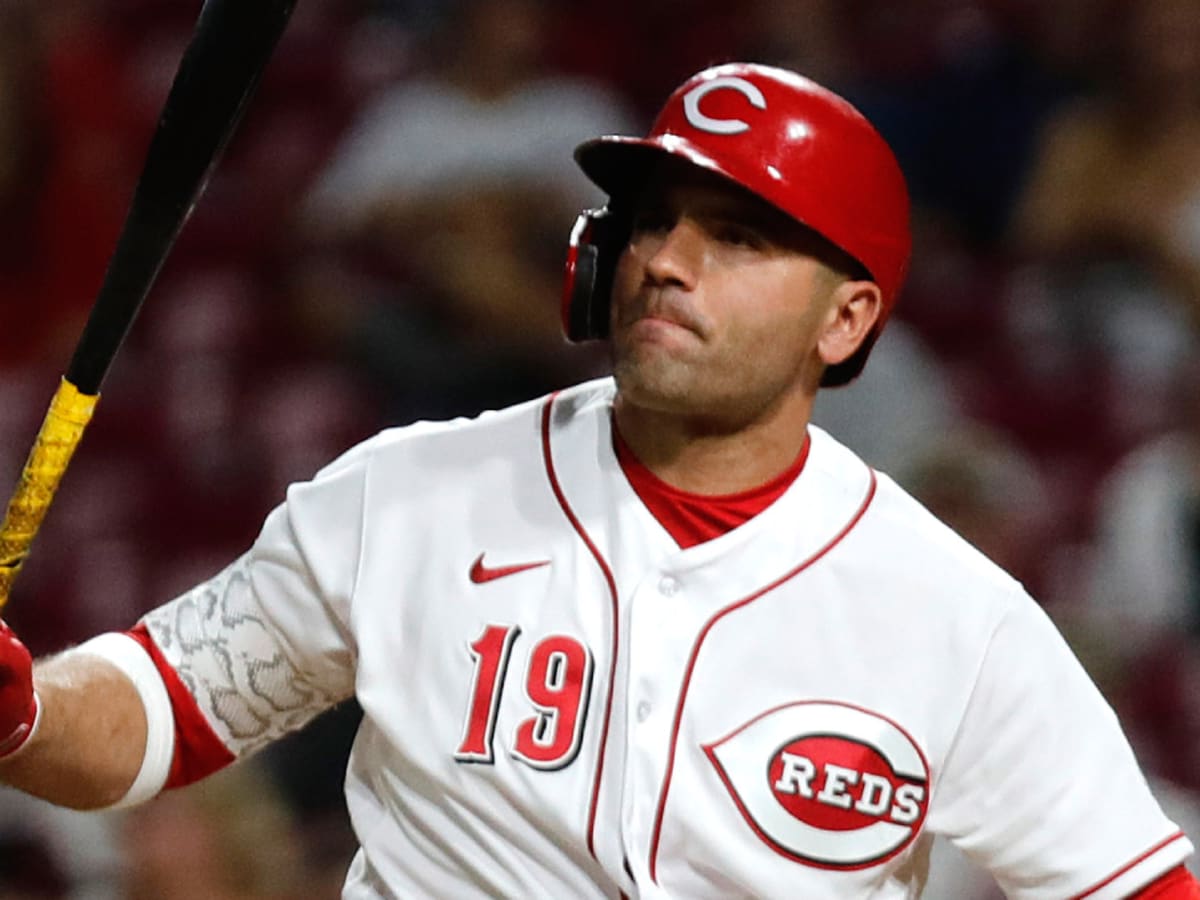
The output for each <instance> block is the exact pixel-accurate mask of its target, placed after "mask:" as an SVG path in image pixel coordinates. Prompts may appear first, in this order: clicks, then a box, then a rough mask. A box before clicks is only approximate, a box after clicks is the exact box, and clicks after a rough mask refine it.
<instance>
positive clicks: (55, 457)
mask: <svg viewBox="0 0 1200 900" xmlns="http://www.w3.org/2000/svg"><path fill="white" fill-rule="evenodd" d="M99 399H100V395H99V394H81V393H80V392H79V389H78V388H76V387H75V385H73V384H71V382H69V381H67V379H65V378H64V379H63V380H62V381H61V382H60V383H59V385H58V390H57V391H55V392H54V398H53V399H52V400H51V401H50V409H49V410H48V411H47V412H46V418H45V420H43V422H42V428H41V430H40V431H39V432H38V436H37V440H36V441H34V444H33V449H32V450H30V451H29V458H28V459H27V460H26V461H25V468H24V469H23V470H22V471H21V478H20V480H19V481H18V482H17V488H16V490H15V491H14V492H13V495H12V499H10V500H9V501H8V511H7V512H6V513H5V514H4V524H3V525H0V609H3V608H4V604H6V603H7V602H8V594H9V591H11V590H12V584H13V581H14V580H16V577H17V572H19V571H20V570H21V564H22V563H23V562H25V557H27V556H28V555H29V548H30V546H31V545H32V544H33V538H34V536H35V535H36V534H37V532H38V529H39V528H40V527H41V526H42V520H43V519H44V518H46V510H48V509H49V508H50V501H51V500H53V499H54V492H55V491H56V490H58V483H59V482H60V481H62V476H63V472H65V471H66V470H67V464H68V463H69V462H70V461H71V456H72V455H73V454H74V453H75V448H76V447H77V446H79V440H80V438H82V437H83V430H84V429H85V428H87V424H88V422H90V421H91V420H92V413H93V412H94V411H95V409H96V401H97V400H99Z"/></svg>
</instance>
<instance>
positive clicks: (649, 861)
mask: <svg viewBox="0 0 1200 900" xmlns="http://www.w3.org/2000/svg"><path fill="white" fill-rule="evenodd" d="M577 158H578V161H579V163H580V165H581V166H582V168H583V170H584V172H586V173H587V175H588V176H589V177H591V178H592V179H593V180H594V181H595V182H596V183H597V184H598V185H599V186H600V187H601V188H603V189H604V191H605V192H607V194H608V195H609V196H610V198H611V199H610V202H609V203H608V204H607V206H606V208H605V209H603V210H600V211H589V212H586V213H584V214H583V216H582V217H581V218H580V221H579V224H578V225H577V226H576V229H575V231H574V233H573V235H572V239H571V246H570V255H569V260H568V266H567V280H566V286H565V290H564V300H565V304H564V305H565V309H564V313H565V324H566V328H567V332H568V335H569V336H570V337H571V338H572V339H576V340H579V339H585V338H594V337H606V338H607V339H608V340H610V341H611V344H612V353H613V361H614V372H615V375H614V378H611V379H610V378H605V379H600V380H597V381H592V382H589V383H585V384H581V385H578V386H577V387H574V388H571V389H569V390H564V391H562V392H560V393H557V394H555V395H553V396H550V397H543V398H540V399H536V400H532V401H530V402H528V403H525V404H523V405H520V406H517V407H514V408H511V409H507V410H503V411H499V412H492V413H487V414H484V415H482V416H480V417H479V418H477V419H474V420H470V421H466V420H459V421H454V422H446V423H420V424H416V425H412V426H410V427H406V428H399V429H393V430H388V431H385V432H383V433H382V434H380V435H378V436H376V437H374V438H372V439H370V440H368V441H366V442H365V443H363V444H361V445H360V446H358V447H356V448H354V449H353V450H351V451H350V452H349V453H347V454H346V455H345V456H343V457H342V458H341V459H339V460H337V461H335V462H334V463H332V464H331V465H330V466H328V467H327V468H326V469H324V470H323V471H322V472H320V473H319V474H318V475H317V477H316V478H314V479H313V480H312V481H311V482H308V483H305V484H298V485H295V486H293V487H292V488H291V489H290V490H289V491H288V493H287V498H286V502H284V503H283V504H282V505H281V506H279V507H278V508H277V509H276V510H274V511H273V512H272V513H271V514H270V515H269V517H268V518H267V520H266V522H265V524H264V526H263V528H262V532H261V534H260V536H259V538H258V539H257V541H256V542H255V544H254V545H253V547H252V548H251V549H250V550H249V551H248V552H247V553H246V554H245V555H244V556H242V557H241V558H240V559H238V560H236V561H235V562H233V563H232V565H230V566H229V567H228V568H227V569H225V570H224V571H223V572H221V573H220V574H219V575H217V576H216V577H215V578H213V579H212V580H211V581H208V582H207V583H205V584H202V585H200V586H199V587H196V588H195V589H194V590H192V591H190V592H188V593H186V594H184V595H183V596H181V597H179V598H178V599H176V600H174V601H172V602H170V603H167V604H166V605H165V606H162V607H160V608H158V609H156V610H154V611H152V612H150V613H149V614H148V615H146V616H145V617H144V618H143V619H142V620H141V621H140V622H139V623H137V625H136V626H135V627H134V628H132V629H131V630H130V631H128V632H126V633H123V634H105V635H101V636H99V637H97V638H94V639H92V640H90V641H88V642H86V643H85V644H83V645H82V646H80V647H77V648H75V649H73V650H70V651H68V652H66V653H64V654H61V655H59V656H57V657H54V658H51V659H48V660H45V661H42V662H39V664H38V665H37V666H34V667H31V663H30V660H29V656H28V653H26V652H25V651H24V648H23V647H22V646H21V644H20V643H19V642H18V640H17V638H16V637H15V636H14V635H13V634H12V633H11V631H6V632H5V633H4V635H3V641H2V642H0V644H2V648H0V667H2V668H0V671H2V672H3V681H2V686H0V735H5V736H6V737H5V739H4V743H3V751H4V752H5V753H6V754H7V758H6V759H4V760H3V761H0V776H2V777H3V779H4V780H6V781H8V782H9V783H11V784H13V785H16V786H18V787H20V788H22V789H24V790H27V791H29V792H31V793H35V794H38V795H40V796H43V797H46V798H48V799H50V800H52V801H55V802H58V803H63V804H69V805H72V806H79V807H101V806H109V805H127V804H133V803H141V802H144V801H146V800H149V799H150V798H152V797H154V796H155V795H156V794H157V793H159V792H160V791H162V790H164V789H169V788H173V787H176V786H179V785H183V784H187V783H188V782H191V781H194V780H196V779H198V778H202V777H204V776H205V775H207V774H208V773H210V772H213V771H214V770H216V769H219V768H220V767H222V766H225V765H227V764H229V763H231V762H233V761H234V760H236V759H239V758H241V757H244V756H247V755H249V754H251V753H253V752H255V751H256V750H258V749H259V748H261V747H263V746H264V745H265V744H267V743H268V742H270V741H273V740H275V739H276V738H278V737H279V736H280V735H282V734H284V733H286V732H288V731H291V730H293V729H295V728H298V727H300V726H301V725H303V724H304V723H305V722H306V721H308V720H309V719H310V718H311V717H312V716H314V715H316V714H317V713H319V712H320V711H321V710H323V709H326V708H328V707H330V706H331V705H333V704H335V703H338V702H339V701H341V700H344V699H346V698H348V697H350V696H351V695H354V696H356V697H357V698H358V701H359V702H360V703H361V705H362V708H363V711H364V718H363V721H362V725H361V730H360V732H359V734H358V735H357V739H356V742H355V745H354V749H353V752H352V754H351V759H350V764H349V772H348V774H347V779H346V794H347V800H348V807H349V811H350V816H351V818H352V821H353V824H354V828H355V830H356V832H357V835H358V839H359V842H360V845H361V849H360V850H359V852H358V854H357V856H356V857H355V859H354V862H353V864H352V866H351V869H350V872H349V874H348V877H347V880H346V884H345V890H344V896H345V897H346V898H348V900H357V898H384V897H551V898H563V897H573V898H574V897H579V898H583V897H607V898H617V897H668V896H670V897H689V898H693V897H694V898H704V897H711V898H717V897H721V898H727V897H789V898H791V897H805V898H810V897H811V898H824V897H836V898H841V897H879V898H899V897H916V896H919V894H920V892H921V888H922V885H923V882H924V878H925V873H926V871H927V866H928V854H929V848H930V845H931V842H932V841H933V839H934V837H935V836H936V835H942V836H944V837H945V838H947V839H948V840H950V841H952V842H953V843H955V844H956V845H957V846H958V847H960V848H961V849H962V850H963V851H965V852H966V853H967V854H968V855H969V856H970V857H972V858H973V859H974V860H975V861H977V862H978V863H979V864H980V865H982V866H983V867H985V868H986V869H987V870H988V871H990V872H991V874H992V875H993V876H995V878H996V879H997V881H998V883H999V885H1000V886H1001V887H1002V888H1003V890H1004V891H1005V892H1006V893H1007V894H1008V895H1009V896H1012V897H1019V898H1030V900H1034V898H1038V900H1040V898H1047V900H1049V898H1055V900H1061V898H1067V897H1090V898H1115V897H1127V896H1137V897H1158V898H1183V897H1189V898H1196V897H1200V885H1197V883H1196V882H1195V881H1194V880H1193V879H1192V877H1191V876H1190V875H1189V874H1188V873H1187V871H1186V870H1185V869H1184V868H1183V866H1182V863H1183V862H1184V860H1185V859H1186V858H1187V857H1188V855H1189V854H1190V853H1191V852H1192V845H1191V843H1190V841H1189V840H1188V838H1187V837H1185V836H1184V834H1183V833H1182V832H1181V831H1180V830H1179V828H1178V827H1177V826H1176V825H1174V824H1173V823H1172V822H1171V821H1169V820H1168V819H1167V818H1166V817H1165V816H1164V814H1163V813H1162V811H1161V810H1160V808H1159V805H1158V804H1157V802H1156V801H1155V799H1154V797H1153V796H1151V793H1150V791H1149V790H1148V788H1147V785H1146V782H1145V780H1144V778H1143V776H1142V774H1141V772H1140V771H1139V768H1138V765H1137V763H1136V761H1135V759H1134V756H1133V753H1132V752H1131V750H1130V747H1129V745H1128V743H1127V741H1126V739H1125V737H1124V736H1123V735H1122V732H1121V728H1120V726H1119V724H1118V722H1117V720H1116V718H1115V717H1114V715H1113V713H1112V711H1111V710H1110V708H1109V707H1108V706H1107V705H1106V704H1105V702H1104V700H1103V699H1102V698H1101V696H1100V695H1099V693H1098V692H1097V690H1096V689H1095V687H1094V686H1093V685H1092V683H1091V682H1090V681H1089V680H1088V678H1087V676H1086V675H1085V674H1084V672H1083V671H1082V669H1081V667H1080V666H1079V664H1078V663H1077V662H1076V660H1075V659H1074V657H1073V656H1072V654H1071V653H1070V651H1069V650H1068V649H1067V647H1066V645H1065V644H1064V642H1063V641H1062V639H1061V638H1060V636H1059V635H1058V633H1057V632H1056V631H1055V629H1054V628H1053V626H1052V625H1051V624H1050V622H1049V620H1048V619H1047V618H1046V616H1045V615H1044V614H1043V613H1042V612H1041V610H1040V609H1039V607H1038V606H1037V605H1036V604H1035V603H1034V601H1033V600H1031V599H1030V597H1029V596H1028V595H1027V594H1026V593H1025V592H1024V591H1023V590H1022V588H1021V586H1020V585H1019V584H1017V583H1016V582H1014V581H1013V580H1012V579H1011V578H1010V577H1009V576H1007V575H1006V574H1005V573H1004V572H1002V571H1000V570H999V569H998V568H996V567H995V566H994V565H993V564H992V563H990V562H989V561H988V560H987V559H985V558H983V557H982V556H981V555H980V554H979V553H978V552H976V551H975V550H974V549H973V548H972V547H970V546H969V545H968V544H966V543H965V542H964V541H963V540H961V539H960V538H958V537H957V536H955V535H954V534H953V533H951V532H950V531H949V530H948V529H947V528H946V527H945V526H943V525H942V524H940V523H939V522H938V521H937V520H935V519H934V518H933V517H932V516H931V515H930V514H929V513H928V512H926V511H925V510H924V509H922V508H921V507H920V506H919V505H918V504H917V503H916V502H915V501H913V500H912V499H911V498H910V497H908V496H907V495H906V494H905V493H904V492H903V491H902V490H901V489H900V488H899V487H898V486H897V485H896V484H895V483H894V482H893V481H892V480H891V479H889V478H888V477H887V476H886V475H884V474H882V473H879V472H876V471H873V470H872V469H871V468H869V467H868V466H867V465H865V464H864V463H863V462H862V461H861V460H859V459H858V458H857V457H856V456H855V455H854V454H853V453H852V452H851V451H850V450H848V449H847V448H845V447H843V446H841V445H840V444H839V443H838V442H837V441H836V440H834V439H833V438H832V437H830V436H829V435H828V434H826V433H824V432H822V431H821V430H819V429H817V428H816V427H814V426H812V425H811V424H809V414H810V411H811V408H812V405H813V399H814V396H815V394H816V392H817V390H818V389H819V388H820V387H821V386H822V385H836V384H841V383H844V382H846V381H848V380H850V379H852V378H854V377H855V376H856V375H857V373H858V372H859V371H860V370H861V368H862V366H863V364H864V362H865V360H866V357H867V355H868V353H869V351H870V348H871V345H872V343H873V342H874V341H875V339H876V338H877V337H878V335H879V333H880V331H881V330H882V328H883V326H884V323H885V322H886V320H887V317H888V314H889V312H890V311H891V309H892V307H893V304H894V303H895V300H896V295H897V293H898V291H899V289H900V285H901V282H902V280H903V277H904V272H905V268H906V266H907V263H908V257H909V245H910V237H909V225H908V214H909V210H908V199H907V194H906V190H905V185H904V181H903V178H902V176H901V173H900V171H899V168H898V167H897V164H896V162H895V160H894V158H893V156H892V154H891V152H890V151H889V149H888V147H887V146H886V144H885V143H884V142H883V140H882V139H881V138H880V137H879V135H878V134H877V133H876V132H875V131H874V130H873V129H872V127H871V126H870V125H869V124H868V123H867V122H866V120H865V119H864V118H863V117H862V116H861V115H860V114H859V113H858V112H856V111H855V110H854V109H853V108H852V107H851V106H850V105H849V104H848V103H846V102H845V101H844V100H843V99H841V98H840V97H838V96H836V95H835V94H833V93H831V92H829V91H828V90H826V89H824V88H822V87H820V86H818V85H816V84H814V83H813V82H811V81H809V80H806V79H805V78H802V77H800V76H798V75H795V74H793V73H790V72H786V71H782V70H779V69H774V68H769V67H764V66H760V65H753V64H729V65H723V66H719V67H716V68H712V69H708V70H706V71H704V72H701V73H699V74H698V75H696V76H694V77H693V78H691V79H689V80H688V81H687V82H685V83H684V84H683V85H682V86H680V87H679V88H678V89H677V90H676V92H675V93H674V94H673V95H672V96H671V97H670V98H669V100H668V102H667V104H666V106H665V107H664V109H663V110H662V112H661V113H660V115H659V117H658V119H657V121H656V122H655V123H654V125H653V127H652V129H651V131H650V134H649V136H647V137H645V138H624V137H607V138H601V139H598V140H594V141H591V142H589V143H586V144H584V145H583V146H581V147H580V148H579V150H578V152H577Z"/></svg>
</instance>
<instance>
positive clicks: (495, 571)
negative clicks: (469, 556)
mask: <svg viewBox="0 0 1200 900" xmlns="http://www.w3.org/2000/svg"><path fill="white" fill-rule="evenodd" d="M483 557H484V554H482V553H480V554H479V558H478V559H477V560H475V562H473V563H472V564H471V573H470V574H471V580H472V581H473V582H475V584H485V583H486V582H489V581H495V580H496V579H497V578H504V577H505V576H507V575H516V574H517V573H518V572H525V571H527V570H529V569H540V568H541V567H542V566H548V565H550V560H548V559H543V560H541V561H539V562H528V563H519V564H518V565H515V566H496V567H494V568H493V567H492V566H485V565H484V564H483Z"/></svg>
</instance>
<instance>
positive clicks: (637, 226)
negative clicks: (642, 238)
mask: <svg viewBox="0 0 1200 900" xmlns="http://www.w3.org/2000/svg"><path fill="white" fill-rule="evenodd" d="M673 224H674V222H672V221H671V217H670V216H668V215H667V214H666V213H665V212H662V211H661V210H644V211H643V212H640V213H638V214H637V215H636V216H635V217H634V219H633V230H634V231H636V232H639V233H645V232H657V231H669V230H670V229H671V227H672V225H673Z"/></svg>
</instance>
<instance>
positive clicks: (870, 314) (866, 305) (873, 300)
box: [817, 281, 883, 366]
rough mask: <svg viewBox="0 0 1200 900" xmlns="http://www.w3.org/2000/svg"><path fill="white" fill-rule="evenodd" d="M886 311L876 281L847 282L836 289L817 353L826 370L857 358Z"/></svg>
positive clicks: (818, 342) (819, 339)
mask: <svg viewBox="0 0 1200 900" xmlns="http://www.w3.org/2000/svg"><path fill="white" fill-rule="evenodd" d="M882 311H883V294H882V292H881V291H880V290H879V285H877V284H876V283H875V282H873V281H843V282H842V283H841V284H839V285H837V286H836V287H835V288H834V289H833V296H832V298H831V302H830V307H829V313H828V315H827V316H826V319H825V328H824V330H823V331H822V333H821V335H820V337H819V338H818V340H817V352H818V353H819V354H820V355H821V362H823V363H824V364H825V365H826V366H836V365H837V364H838V363H843V362H845V361H846V360H848V359H849V358H850V357H851V356H853V355H854V351H855V350H857V349H858V348H859V347H860V346H861V345H862V342H863V341H864V340H865V339H866V337H867V335H869V334H870V333H871V329H873V328H874V327H875V323H876V322H877V321H878V320H879V314H880V313H881V312H882Z"/></svg>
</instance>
